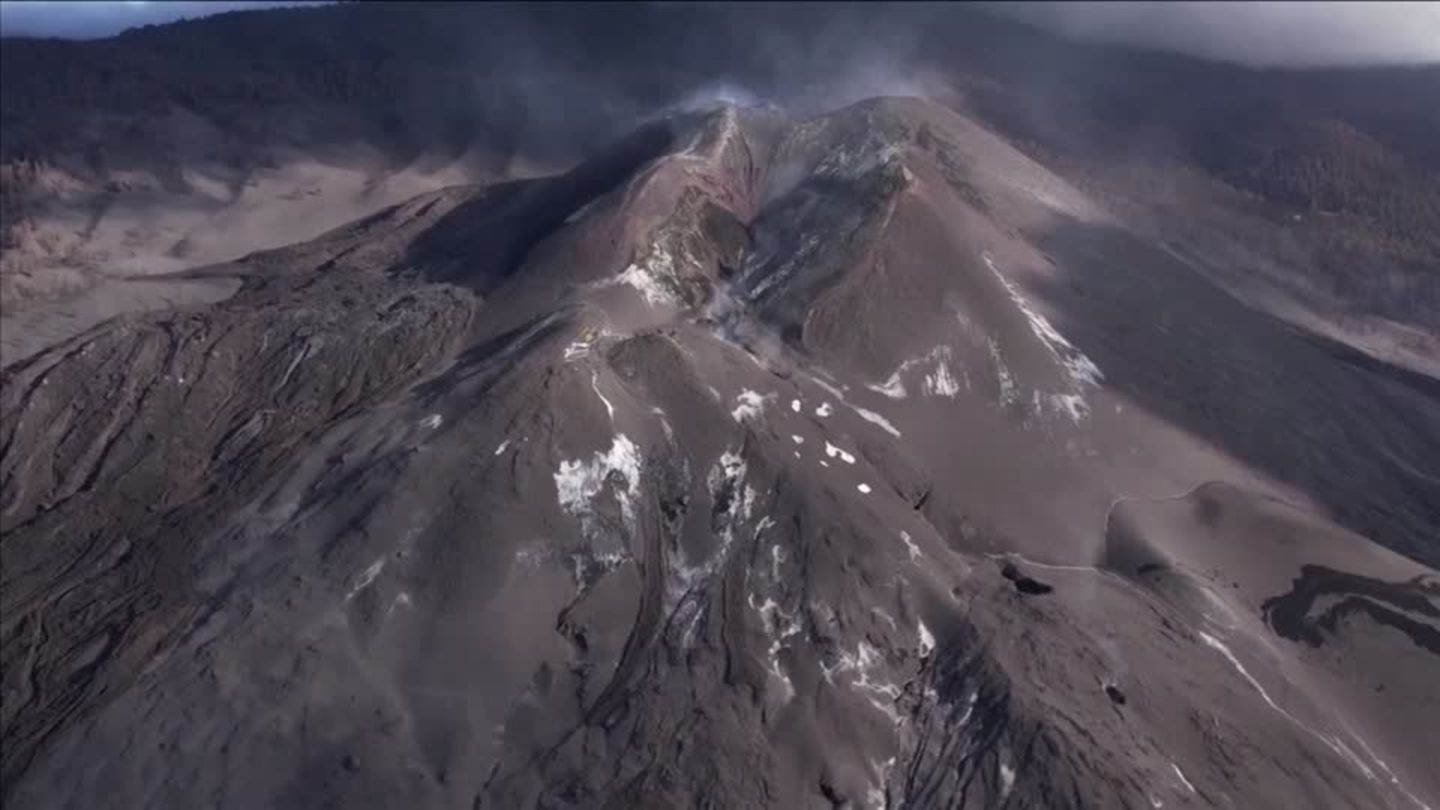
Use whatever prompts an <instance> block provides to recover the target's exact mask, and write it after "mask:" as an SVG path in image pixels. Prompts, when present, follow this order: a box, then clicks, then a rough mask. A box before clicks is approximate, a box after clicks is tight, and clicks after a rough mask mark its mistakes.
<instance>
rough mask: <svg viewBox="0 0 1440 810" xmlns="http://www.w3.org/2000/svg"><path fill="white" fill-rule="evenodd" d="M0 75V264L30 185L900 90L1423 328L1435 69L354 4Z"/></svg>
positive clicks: (1006, 30) (593, 130) (816, 23)
mask: <svg viewBox="0 0 1440 810" xmlns="http://www.w3.org/2000/svg"><path fill="white" fill-rule="evenodd" d="M0 68H3V70H0V76H3V79H0V83H3V84H0V88H3V94H0V125H3V130H4V139H3V144H0V161H3V163H4V169H3V172H0V185H3V188H0V196H3V206H4V207H3V214H4V219H5V222H4V226H5V227H4V231H5V239H4V246H5V249H6V250H7V251H9V252H11V253H13V252H14V251H15V250H17V249H19V248H20V246H21V241H22V240H20V239H19V238H18V236H17V233H18V230H17V229H18V228H19V227H20V226H22V225H27V226H28V218H29V216H30V215H31V214H32V213H33V211H34V210H35V207H36V205H37V204H38V203H37V202H36V200H37V198H39V199H41V200H42V201H43V198H44V196H45V194H46V193H48V192H47V191H46V190H45V189H43V188H41V189H40V191H39V192H37V188H39V186H38V185H37V184H39V182H40V179H41V178H42V176H44V175H45V170H46V168H47V167H61V168H63V170H64V173H65V176H66V177H68V178H79V181H78V182H81V183H82V184H86V183H88V184H92V185H93V186H94V187H95V188H97V189H104V188H106V187H107V186H108V187H109V188H111V189H112V190H114V189H119V190H122V191H123V190H124V188H125V187H126V186H125V183H130V184H131V186H133V185H134V184H135V183H137V182H140V181H136V180H134V179H133V178H130V179H126V180H124V181H123V182H120V183H119V184H118V185H117V181H116V178H115V173H116V172H122V173H123V172H135V171H140V172H144V173H147V176H151V177H153V178H154V179H153V180H152V181H147V182H151V183H152V184H153V185H158V186H161V187H164V188H168V189H171V190H173V191H177V192H179V193H185V192H186V191H187V188H188V186H187V182H188V181H187V180H186V179H185V178H186V173H185V171H184V169H185V168H186V167H187V166H189V165H193V164H196V163H199V162H208V163H214V164H217V165H221V166H226V167H229V168H230V169H233V171H234V176H235V180H234V181H233V183H243V182H244V178H246V177H248V176H250V173H251V172H253V171H255V170H256V169H259V168H263V167H265V166H268V165H272V164H273V163H274V162H276V161H277V160H279V159H280V158H279V157H277V155H278V154H279V153H281V152H282V151H284V150H285V149H298V150H303V151H305V152H307V153H309V154H317V155H320V156H321V158H320V159H322V160H343V159H344V158H341V157H331V155H332V153H339V152H343V151H344V150H347V149H352V148H354V147H356V146H364V147H365V148H366V149H367V150H370V151H371V152H373V153H375V154H378V155H380V156H382V158H383V160H385V161H387V162H388V163H389V164H392V165H395V166H404V165H407V164H410V163H412V162H414V161H417V160H421V159H424V158H426V157H427V156H435V155H440V156H443V157H445V158H446V159H451V160H454V159H462V158H463V159H464V160H467V161H470V162H474V161H479V162H480V163H481V164H483V165H482V166H481V169H483V171H484V172H486V173H491V174H493V173H496V172H500V171H503V170H504V167H506V166H508V165H511V164H512V163H513V162H514V161H516V160H517V159H520V158H521V157H522V156H523V157H525V158H529V159H533V160H540V161H548V162H554V163H564V162H566V161H572V160H573V159H575V158H576V157H577V156H578V155H580V154H583V153H585V152H586V151H587V150H589V149H591V148H594V147H595V146H596V145H598V144H599V143H601V142H603V141H605V140H607V139H609V138H611V137H613V136H614V135H616V134H617V133H619V132H621V131H622V130H624V129H626V128H628V127H629V126H631V125H632V124H633V123H634V122H635V120H636V119H638V118H641V117H643V116H645V115H648V114H653V113H654V112H655V111H656V110H658V109H660V108H663V107H664V106H665V105H667V104H672V103H675V102H677V101H679V100H682V99H684V98H686V97H687V96H688V95H690V94H693V93H696V92H697V91H715V90H716V88H717V86H719V85H733V86H735V87H742V88H745V89H747V90H749V91H751V92H753V93H754V94H756V95H757V96H760V97H772V98H777V99H779V100H780V101H782V102H788V103H792V104H793V103H799V102H804V101H805V100H806V99H808V98H812V97H813V96H814V95H815V94H816V93H830V94H832V95H839V96H841V97H842V99H841V100H853V99H850V98H843V96H845V95H846V93H847V92H851V93H852V94H853V95H854V96H855V97H862V96H865V95H876V94H879V93H880V92H882V91H886V90H889V91H891V92H897V93H903V92H905V91H906V90H907V87H906V85H907V83H910V82H911V81H912V80H917V81H918V77H921V76H923V77H924V78H925V79H926V80H927V81H929V82H930V84H931V86H934V83H935V82H936V81H938V82H940V83H941V84H948V85H950V86H951V88H952V89H954V90H955V91H957V92H955V93H953V94H950V95H949V99H950V102H951V103H954V104H957V105H963V106H965V107H967V108H969V110H970V112H972V113H973V114H978V115H979V116H980V117H981V118H982V119H983V120H986V121H987V122H988V123H990V124H991V125H992V126H994V127H996V128H997V129H999V130H1001V131H1002V132H1003V133H1004V134H1006V135H1007V136H1009V137H1011V138H1013V139H1015V140H1016V141H1017V142H1020V143H1022V144H1024V145H1025V146H1026V148H1027V149H1028V150H1030V151H1031V152H1032V154H1033V155H1034V156H1035V157H1037V158H1040V159H1041V160H1043V161H1045V162H1047V163H1051V164H1054V165H1057V166H1058V165H1065V166H1067V167H1070V168H1072V169H1076V170H1080V169H1083V170H1086V171H1088V172H1089V173H1090V174H1091V175H1092V176H1093V177H1094V178H1095V181H1096V182H1097V183H1098V184H1100V185H1101V186H1105V190H1107V191H1109V192H1110V193H1111V194H1113V195H1117V196H1119V197H1122V198H1125V199H1129V200H1130V201H1131V202H1132V203H1134V204H1136V205H1137V206H1138V207H1139V208H1141V209H1143V210H1146V211H1152V212H1154V211H1158V210H1159V207H1158V206H1157V204H1156V201H1155V200H1154V199H1150V198H1149V197H1147V196H1146V193H1145V192H1143V190H1141V189H1137V188H1134V187H1131V186H1129V185H1126V183H1124V182H1118V181H1116V179H1115V178H1116V176H1117V173H1116V171H1115V170H1116V167H1124V168H1125V169H1127V170H1128V169H1131V168H1133V167H1135V166H1136V165H1144V166H1146V167H1149V170H1150V172H1151V176H1152V177H1161V178H1170V179H1168V180H1166V181H1164V182H1174V183H1179V182H1180V181H1179V180H1178V179H1176V178H1178V177H1179V176H1180V175H1179V174H1177V173H1189V174H1190V175H1193V174H1196V173H1198V174H1199V175H1200V176H1202V177H1204V178H1208V179H1209V180H1210V181H1212V182H1214V183H1216V184H1218V188H1219V191H1220V195H1221V197H1225V194H1226V192H1225V190H1226V189H1229V190H1231V191H1233V192H1234V193H1235V194H1236V195H1238V196H1235V197H1234V198H1233V199H1230V198H1227V201H1226V202H1224V205H1227V206H1233V205H1236V204H1241V205H1242V207H1246V206H1248V210H1247V212H1246V216H1250V215H1251V214H1255V215H1259V216H1262V217H1263V218H1267V219H1268V220H1270V221H1274V222H1277V223H1287V224H1286V227H1287V236H1286V240H1291V241H1293V240H1298V243H1297V244H1298V245H1299V247H1298V248H1295V249H1294V250H1291V251H1290V252H1291V253H1294V255H1293V256H1290V257H1289V258H1288V259H1287V260H1286V261H1287V262H1288V263H1292V264H1300V265H1303V266H1304V267H1303V268H1302V269H1303V272H1304V273H1306V274H1307V281H1306V283H1307V284H1310V285H1313V286H1316V287H1317V288H1318V289H1319V290H1320V291H1321V292H1322V293H1324V294H1326V295H1328V296H1332V297H1338V298H1341V299H1344V300H1346V301H1349V302H1350V304H1349V306H1352V307H1354V308H1355V309H1356V310H1357V311H1364V312H1371V313H1374V314H1379V315H1382V316H1384V317H1388V318H1394V319H1398V320H1402V321H1418V322H1423V323H1428V324H1430V325H1435V324H1436V323H1440V316H1436V315H1435V314H1434V313H1436V312H1440V280H1437V276H1440V272H1437V271H1440V105H1436V104H1422V103H1418V102H1419V100H1420V99H1426V98H1432V99H1433V98H1440V67H1436V66H1432V67H1426V68H1414V69H1401V68H1388V69H1373V70H1362V69H1347V70H1324V71H1256V70H1251V69H1246V68H1240V67H1236V66H1230V65H1221V64H1216V63H1209V62H1205V61H1201V60H1197V59H1192V58H1188V57H1181V56H1175V55H1170V54H1160V53H1153V52H1145V51H1138V50H1128V49H1121V48H1115V47H1102V46H1096V45H1088V44H1084V45H1082V44H1076V43H1071V42H1067V41H1064V40H1060V39H1057V38H1055V37H1052V36H1049V35H1047V34H1042V33H1040V32H1037V31H1035V30H1033V29H1030V28H1028V27H1026V26H1024V25H1021V24H1018V23H1014V22H1009V21H1003V20H998V19H994V18H991V17H988V16H985V15H983V14H980V13H977V12H972V11H969V10H965V9H955V8H935V7H903V8H899V9H897V8H895V7H889V6H887V7H886V8H884V9H881V8H878V7H864V6H846V7H843V8H839V7H828V8H827V7H819V8H817V7H815V6H783V5H775V4H747V5H746V6H744V7H731V6H723V5H717V4H693V5H692V4H666V5H661V4H656V5H639V4H637V5H629V4H626V5H620V4H576V5H571V4H535V5H511V4H474V5H445V4H403V5H391V4H384V3H355V4H342V5H337V6H328V7H314V8H298V9H277V10H271V11H263V12H234V13H228V14H219V15H215V16H213V17H208V18H203V19H200V20H193V21H186V22H181V23H175V24H170V25H165V26H156V27H148V28H143V29H137V30H133V31H130V32H127V33H125V34H123V35H121V36H118V37H115V38H112V39H109V40H102V41H93V42H62V41H37V40H7V41H6V44H5V48H4V49H3V51H0ZM1157 171H1158V172H1159V174H1156V172H1157ZM1117 183H1118V184H1117ZM1212 196H1213V195H1212ZM1247 199H1248V200H1250V201H1251V202H1250V203H1243V200H1247ZM1235 200H1240V201H1242V203H1236V202H1235ZM1208 202H1209V203H1213V202H1214V200H1213V199H1211V200H1209V201H1208ZM1191 204H1194V203H1193V201H1186V202H1185V203H1184V205H1187V206H1188V205H1191ZM1255 205H1259V206H1260V208H1259V209H1256V208H1255ZM1182 207H1183V206H1182ZM1157 215H1158V214H1157ZM1180 216H1181V219H1188V218H1189V217H1188V215H1186V214H1184V213H1182V214H1181V215H1180ZM1172 225H1173V226H1174V227H1176V228H1180V227H1185V223H1184V222H1175V223H1172ZM1255 249H1256V250H1259V251H1260V252H1261V253H1265V254H1267V255H1269V254H1270V253H1274V250H1272V248H1271V247H1269V246H1256V247H1255ZM1287 250H1289V248H1287Z"/></svg>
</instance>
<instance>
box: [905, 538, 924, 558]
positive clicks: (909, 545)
mask: <svg viewBox="0 0 1440 810" xmlns="http://www.w3.org/2000/svg"><path fill="white" fill-rule="evenodd" d="M900 539H901V540H903V541H904V542H905V549H906V550H907V551H909V552H910V562H915V561H916V560H918V559H920V557H921V556H923V555H922V554H921V552H920V547H919V546H917V545H915V541H914V540H913V539H911V537H910V533H909V532H900Z"/></svg>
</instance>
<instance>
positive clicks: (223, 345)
mask: <svg viewBox="0 0 1440 810" xmlns="http://www.w3.org/2000/svg"><path fill="white" fill-rule="evenodd" d="M191 275H195V276H198V277H200V278H204V279H207V280H213V279H215V278H219V277H223V278H227V279H237V280H238V284H239V289H238V292H236V293H235V294H234V295H233V296H232V297H230V298H228V299H226V300H223V301H221V302H219V303H213V304H208V305H199V306H189V307H181V308H179V309H175V310H172V311H167V312H161V313H153V314H148V315H141V314H132V315H126V316H122V317H119V318H116V319H113V320H109V321H106V322H105V323H103V324H101V325H99V326H97V327H95V328H93V329H90V330H89V331H86V332H84V333H83V334H81V335H79V336H77V337H74V338H71V339H68V340H65V341H63V342H61V343H59V344H58V345H55V346H53V347H50V348H47V349H44V350H42V351H40V352H39V353H37V354H34V355H33V356H31V357H29V358H28V359H25V360H23V361H21V362H18V363H15V364H12V365H10V366H8V367H6V368H5V369H4V371H3V381H4V390H3V397H0V442H3V446H4V449H5V453H4V459H3V462H0V481H3V485H4V489H3V500H0V509H3V512H0V515H3V527H4V531H5V540H4V552H5V568H4V591H3V606H0V607H3V617H4V620H3V625H0V630H3V638H0V643H3V652H4V656H3V688H4V703H3V711H0V728H3V732H4V735H5V746H4V754H3V779H4V789H5V798H6V806H7V807H12V808H17V809H18V808H31V807H35V808H40V807H46V808H50V807H95V806H103V807H177V808H178V807H197V806H205V807H277V808H289V807H294V808H301V807H307V808H308V807H414V808H419V807H454V808H471V807H487V808H489V807H497V808H500V807H507V808H508V807H546V808H558V807H577V808H578V807H587V808H588V807H613V808H622V807H623V808H630V807H647V808H648V807H654V808H671V807H775V808H812V807H813V808H832V807H849V808H874V809H876V810H879V809H880V808H899V807H905V808H912V807H914V808H921V807H945V808H980V807H1010V808H1022V807H1023V808H1031V807H1033V808H1041V807H1044V808H1061V807H1075V808H1078V807H1106V808H1122V807H1123V808H1161V807H1176V808H1181V807H1222V808H1247V809H1248V808H1261V807H1266V808H1269V807H1274V808H1280V807H1325V808H1377V809H1378V808H1390V809H1391V810H1400V809H1402V808H1416V809H1417V810H1418V809H1419V808H1433V807H1437V806H1440V777H1437V774H1436V771H1435V769H1434V764H1435V760H1434V756H1435V752H1436V751H1437V750H1440V687H1437V684H1440V574H1437V572H1436V570H1435V568H1434V566H1435V565H1437V563H1440V546H1437V545H1436V534H1437V527H1440V466H1437V459H1440V391H1437V384H1436V383H1435V381H1434V378H1432V377H1427V376H1425V375H1422V374H1419V373H1416V372H1407V371H1403V370H1400V369H1398V368H1396V367H1394V366H1390V365H1387V364H1385V363H1383V362H1381V361H1378V360H1376V359H1374V358H1372V357H1370V356H1369V355H1365V354H1361V353H1360V352H1358V351H1356V350H1354V349H1352V348H1349V347H1347V346H1344V345H1341V344H1339V343H1333V342H1330V341H1325V340H1322V339H1320V338H1317V337H1315V336H1313V335H1308V334H1306V333H1302V332H1300V331H1298V330H1296V329H1295V328H1294V327H1293V326H1291V325H1289V324H1288V323H1286V322H1284V321H1281V320H1280V319H1278V318H1276V317H1274V316H1273V315H1271V314H1268V313H1266V312H1264V311H1262V310H1259V309H1256V308H1253V307H1251V306H1249V305H1248V304H1246V303H1244V302H1242V301H1241V300H1240V299H1239V298H1237V297H1235V296H1234V295H1232V294H1231V293H1230V292H1227V291H1226V290H1224V289H1222V288H1221V287H1219V286H1217V284H1216V282H1215V281H1214V280H1213V279H1212V278H1211V276H1210V275H1209V274H1207V273H1204V272H1201V270H1200V269H1199V268H1197V267H1195V266H1194V265H1192V264H1191V263H1190V262H1189V260H1187V259H1186V258H1185V257H1184V256H1183V255H1182V254H1181V253H1179V252H1177V251H1176V250H1174V249H1169V248H1168V246H1166V245H1163V244H1160V243H1158V242H1156V241H1155V240H1153V239H1150V238H1148V237H1147V236H1146V235H1144V234H1142V233H1139V232H1137V231H1135V230H1133V229H1131V228H1130V227H1128V226H1127V223H1126V222H1124V221H1121V220H1120V219H1118V218H1117V217H1115V216H1114V215H1113V213H1111V210H1110V209H1109V207H1107V206H1106V205H1105V204H1104V203H1103V202H1102V201H1100V200H1097V199H1096V198H1095V197H1094V196H1092V195H1090V194H1088V193H1087V192H1085V191H1083V190H1081V189H1080V188H1077V187H1076V186H1075V185H1074V184H1072V183H1071V182H1067V180H1066V179H1064V178H1062V177H1061V176H1058V175H1057V174H1055V173H1053V172H1052V171H1050V170H1049V169H1047V168H1045V167H1043V166H1042V165H1041V164H1039V163H1037V162H1035V161H1034V160H1033V159H1031V158H1030V157H1027V156H1026V155H1025V154H1023V153H1022V152H1021V151H1018V150H1017V149H1016V148H1015V147H1014V146H1012V145H1011V144H1010V143H1009V142H1007V140H1006V139H1004V138H1002V137H1000V136H998V135H997V134H996V133H995V132H993V131H992V130H991V129H990V128H988V127H987V126H984V125H982V124H981V123H979V122H978V121H977V120H975V119H973V118H971V117H967V116H966V115H964V114H962V113H960V112H957V111H956V110H955V109H953V108H951V107H947V106H943V105H940V104H937V103H933V102H929V101H923V100H920V99H915V98H875V99H870V100H866V101H862V102H860V103H856V104H850V105H847V106H842V107H840V108H837V109H834V110H831V111H827V112H823V113H819V114H815V115H809V114H798V113H793V112H792V113H785V112H781V111H778V110H775V109H773V108H762V107H756V108H745V107H736V106H729V105H726V106H721V107H719V108H718V109H714V110H712V111H709V112H704V113H693V114H684V115H678V116H673V117H669V118H665V119H662V120H658V121H655V122H652V123H651V124H649V125H647V126H644V127H642V128H640V129H638V130H637V131H635V132H634V133H632V134H630V135H628V136H626V137H624V138H622V139H621V140H619V141H618V142H616V143H614V144H612V145H611V146H610V147H608V148H606V149H604V150H601V151H600V152H599V153H597V154H596V155H595V156H594V157H592V158H590V159H589V160H586V161H584V162H582V163H581V164H580V165H579V166H577V167H576V168H574V169H572V170H571V171H569V172H566V173H563V174H554V175H550V176H546V177H542V178H538V179H531V180H519V181H511V182H502V183H494V184H488V185H479V186H459V187H453V188H448V189H445V190H443V191H438V192H433V193H427V194H423V195H421V196H419V197H415V198H413V199H411V200H409V201H408V202H405V203H403V204H400V205H398V206H395V207H391V208H388V209H386V210H384V211H382V212H381V213H379V214H376V215H373V216H370V217H367V218H365V219H362V220H359V221H356V222H354V223H351V224H349V225H345V226H342V227H340V228H338V229H336V230H332V231H330V232H328V233H326V234H324V235H323V236H321V237H319V238H317V239H314V240H312V241H308V242H303V243H300V244H296V245H293V246H290V247H285V248H281V249H277V250H271V251H266V252H261V253H256V254H253V255H250V256H247V257H245V258H244V259H242V260H240V261H238V262H236V263H234V264H232V265H225V266H221V267H218V268H211V269H209V270H206V271H203V272H199V273H194V274H191Z"/></svg>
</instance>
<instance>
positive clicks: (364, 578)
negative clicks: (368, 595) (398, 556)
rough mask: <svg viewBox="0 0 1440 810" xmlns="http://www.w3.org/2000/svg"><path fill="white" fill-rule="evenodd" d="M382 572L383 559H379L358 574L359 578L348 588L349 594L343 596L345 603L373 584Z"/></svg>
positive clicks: (383, 568) (383, 566)
mask: <svg viewBox="0 0 1440 810" xmlns="http://www.w3.org/2000/svg"><path fill="white" fill-rule="evenodd" d="M383 570H385V558H384V557H381V558H380V559H378V560H376V561H375V562H373V563H370V567H369V568H366V569H365V570H364V571H361V572H360V576H359V577H357V578H356V580H355V584H354V585H353V586H352V587H351V588H350V592H349V593H347V594H345V601H347V602H348V601H350V600H351V599H354V598H355V595H356V594H358V593H360V592H361V591H363V590H365V589H366V588H368V587H370V585H371V583H373V582H374V581H375V579H376V578H377V577H379V576H380V572H381V571H383Z"/></svg>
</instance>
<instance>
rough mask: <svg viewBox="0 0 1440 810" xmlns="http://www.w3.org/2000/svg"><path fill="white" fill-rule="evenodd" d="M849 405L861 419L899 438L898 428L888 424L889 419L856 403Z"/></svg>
mask: <svg viewBox="0 0 1440 810" xmlns="http://www.w3.org/2000/svg"><path fill="white" fill-rule="evenodd" d="M850 407H851V409H853V410H854V411H855V413H857V414H859V415H860V418H861V419H864V420H865V421H866V422H869V423H870V424H872V425H878V426H879V427H880V429H881V430H883V431H885V432H886V433H889V434H890V435H891V436H894V437H895V438H897V439H898V438H900V430H899V428H897V427H895V426H894V425H892V424H890V420H889V419H886V418H885V417H883V416H881V415H880V414H878V413H875V412H874V411H870V410H866V409H864V408H861V407H860V406H858V405H851V406H850Z"/></svg>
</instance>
